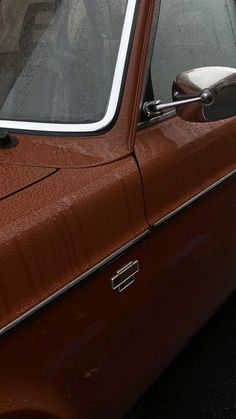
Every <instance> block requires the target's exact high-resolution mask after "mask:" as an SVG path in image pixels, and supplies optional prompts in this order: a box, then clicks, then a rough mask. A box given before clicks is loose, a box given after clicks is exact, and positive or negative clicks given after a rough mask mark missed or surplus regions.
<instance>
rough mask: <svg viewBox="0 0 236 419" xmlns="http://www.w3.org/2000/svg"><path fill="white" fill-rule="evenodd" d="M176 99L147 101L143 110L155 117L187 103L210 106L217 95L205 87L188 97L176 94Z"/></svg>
mask: <svg viewBox="0 0 236 419" xmlns="http://www.w3.org/2000/svg"><path fill="white" fill-rule="evenodd" d="M180 97H181V99H180ZM175 99H176V100H175V101H174V102H169V103H162V101H161V100H157V101H151V102H145V103H144V105H143V111H144V113H145V115H146V116H147V117H148V118H153V117H156V116H161V115H163V113H164V112H165V111H168V110H171V109H175V108H177V107H178V106H182V105H187V104H189V103H194V102H201V103H202V105H204V106H210V105H212V104H213V103H214V101H215V95H214V93H213V92H211V91H210V90H208V89H204V90H203V91H202V92H201V94H200V95H199V96H196V97H186V99H183V96H180V94H175Z"/></svg>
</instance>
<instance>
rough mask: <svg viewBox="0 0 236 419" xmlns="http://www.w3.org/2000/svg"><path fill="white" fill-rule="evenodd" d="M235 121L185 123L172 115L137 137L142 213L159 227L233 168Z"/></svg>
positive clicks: (234, 167)
mask: <svg viewBox="0 0 236 419" xmlns="http://www.w3.org/2000/svg"><path fill="white" fill-rule="evenodd" d="M235 142H236V120H235V118H231V119H230V120H225V121H220V122H215V123H205V124H200V123H189V122H185V121H183V120H181V119H180V118H179V117H173V118H171V119H168V120H166V121H163V122H160V123H159V124H156V125H152V126H147V127H146V128H143V129H141V130H140V131H139V132H138V133H137V141H136V144H135V153H136V157H137V159H138V162H139V166H140V170H141V172H142V180H143V187H144V194H145V205H146V214H147V218H148V221H149V223H150V225H152V224H155V223H157V222H158V221H160V220H161V219H162V218H164V217H165V216H167V215H168V214H169V213H171V212H172V211H174V210H176V209H177V208H178V207H181V206H182V205H184V204H185V203H186V202H187V201H189V200H190V199H192V198H193V197H194V196H196V195H198V194H199V193H201V192H203V191H204V190H205V189H207V188H208V187H209V186H211V185H212V184H214V183H215V182H217V181H219V180H220V179H222V178H223V177H225V176H226V175H228V174H229V173H231V172H232V171H233V170H235V169H236V163H235V160H236V149H235Z"/></svg>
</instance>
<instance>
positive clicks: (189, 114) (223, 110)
mask: <svg viewBox="0 0 236 419" xmlns="http://www.w3.org/2000/svg"><path fill="white" fill-rule="evenodd" d="M172 93H173V102H170V103H162V102H161V101H153V102H146V103H145V104H144V112H145V114H146V115H147V117H149V118H151V117H154V116H161V115H162V114H163V113H164V111H167V110H171V109H175V110H176V113H177V114H178V115H179V116H180V117H181V118H182V119H184V120H186V121H190V122H211V121H219V120H221V119H225V118H230V117H232V116H234V115H236V69H234V68H229V67H200V68H196V69H194V70H188V71H185V72H183V73H180V74H179V75H178V76H177V77H176V80H175V82H174V83H173V90H172Z"/></svg>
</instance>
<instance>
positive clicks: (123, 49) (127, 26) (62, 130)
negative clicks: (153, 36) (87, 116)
mask: <svg viewBox="0 0 236 419" xmlns="http://www.w3.org/2000/svg"><path fill="white" fill-rule="evenodd" d="M138 3H139V0H128V3H127V9H126V14H125V19H124V25H123V29H122V34H121V40H120V46H119V50H118V55H117V60H116V65H115V71H114V76H113V82H112V86H111V91H110V96H109V100H108V105H107V110H106V113H105V115H104V117H103V118H102V119H101V120H99V121H97V122H92V123H85V124H81V123H78V124H75V123H69V122H68V123H53V122H33V121H19V120H18V121H17V120H11V119H9V120H6V119H0V127H1V128H4V129H7V130H9V131H16V132H17V131H18V132H24V133H26V134H27V133H34V134H35V133H44V134H57V135H60V134H64V135H65V134H67V135H70V134H72V135H76V134H78V135H80V134H83V135H85V134H88V135H89V134H90V135H92V134H95V135H96V134H98V133H99V132H104V130H106V129H108V128H109V126H110V125H111V124H112V122H113V120H114V118H115V116H116V114H117V110H118V105H119V101H120V96H121V93H122V84H123V80H124V77H125V73H127V71H126V70H127V60H128V57H129V55H130V53H129V49H130V48H129V47H130V43H131V38H132V36H131V35H132V31H133V26H134V21H135V15H136V10H137V6H138Z"/></svg>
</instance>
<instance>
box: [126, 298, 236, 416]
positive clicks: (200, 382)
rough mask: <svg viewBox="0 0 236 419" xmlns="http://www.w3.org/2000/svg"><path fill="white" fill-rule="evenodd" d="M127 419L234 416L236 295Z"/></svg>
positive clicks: (235, 388)
mask: <svg viewBox="0 0 236 419" xmlns="http://www.w3.org/2000/svg"><path fill="white" fill-rule="evenodd" d="M125 419H236V294H234V295H233V296H232V297H231V298H230V299H229V300H228V301H227V302H226V303H225V304H224V306H223V307H222V308H221V309H220V310H219V312H218V313H217V314H216V315H215V316H214V317H213V318H212V320H210V321H209V322H208V323H207V325H206V326H205V327H204V328H203V329H202V330H201V332H200V333H199V334H198V335H197V336H196V337H195V338H194V339H193V340H192V341H191V343H190V344H189V345H188V346H187V347H186V348H185V349H184V351H183V352H182V353H181V354H180V355H179V356H178V357H177V358H176V360H175V361H174V362H173V363H172V364H171V366H170V367H169V368H168V370H167V371H166V372H165V373H164V374H163V375H162V376H161V377H160V379H159V380H158V381H157V382H156V383H155V384H154V385H153V387H151V389H150V390H149V391H148V392H147V393H146V394H145V395H144V397H143V398H142V399H141V400H140V401H139V402H138V404H137V405H136V406H135V407H134V409H133V410H132V411H131V412H130V413H129V415H128V416H127V417H126V418H125Z"/></svg>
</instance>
